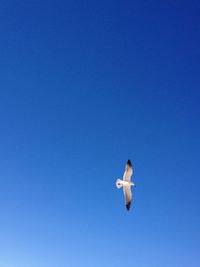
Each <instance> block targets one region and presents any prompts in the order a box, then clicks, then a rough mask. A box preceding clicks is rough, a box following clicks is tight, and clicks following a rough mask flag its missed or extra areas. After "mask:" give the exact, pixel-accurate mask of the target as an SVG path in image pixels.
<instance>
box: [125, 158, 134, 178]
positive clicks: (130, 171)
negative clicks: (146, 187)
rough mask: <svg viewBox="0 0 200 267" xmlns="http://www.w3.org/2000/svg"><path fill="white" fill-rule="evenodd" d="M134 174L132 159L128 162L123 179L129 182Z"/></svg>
mask: <svg viewBox="0 0 200 267" xmlns="http://www.w3.org/2000/svg"><path fill="white" fill-rule="evenodd" d="M132 174H133V168H132V164H131V161H130V159H129V160H128V161H127V163H126V169H125V172H124V176H123V180H124V181H127V182H129V181H130V179H131V176H132Z"/></svg>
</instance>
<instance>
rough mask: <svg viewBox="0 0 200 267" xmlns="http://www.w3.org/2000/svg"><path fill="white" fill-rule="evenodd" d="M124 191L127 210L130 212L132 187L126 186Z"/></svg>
mask: <svg viewBox="0 0 200 267" xmlns="http://www.w3.org/2000/svg"><path fill="white" fill-rule="evenodd" d="M123 190H124V196H125V204H126V208H127V210H129V209H130V206H131V200H132V193H131V187H130V186H124V187H123Z"/></svg>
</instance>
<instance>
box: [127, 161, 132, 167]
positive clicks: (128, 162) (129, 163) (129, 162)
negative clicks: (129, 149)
mask: <svg viewBox="0 0 200 267" xmlns="http://www.w3.org/2000/svg"><path fill="white" fill-rule="evenodd" d="M127 164H128V165H129V166H131V167H132V164H131V161H130V159H128V161H127Z"/></svg>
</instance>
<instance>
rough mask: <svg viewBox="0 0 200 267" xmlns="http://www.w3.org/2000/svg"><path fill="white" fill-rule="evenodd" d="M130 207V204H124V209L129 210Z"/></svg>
mask: <svg viewBox="0 0 200 267" xmlns="http://www.w3.org/2000/svg"><path fill="white" fill-rule="evenodd" d="M130 206H131V202H129V203H127V204H126V209H127V210H129V209H130Z"/></svg>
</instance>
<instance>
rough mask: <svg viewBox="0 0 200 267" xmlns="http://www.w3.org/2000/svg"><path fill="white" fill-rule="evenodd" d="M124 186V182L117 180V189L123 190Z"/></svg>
mask: <svg viewBox="0 0 200 267" xmlns="http://www.w3.org/2000/svg"><path fill="white" fill-rule="evenodd" d="M122 186H123V185H122V180H121V179H117V181H116V187H117V188H121V187H122Z"/></svg>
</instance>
